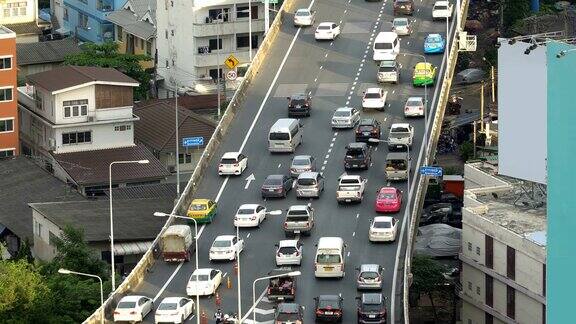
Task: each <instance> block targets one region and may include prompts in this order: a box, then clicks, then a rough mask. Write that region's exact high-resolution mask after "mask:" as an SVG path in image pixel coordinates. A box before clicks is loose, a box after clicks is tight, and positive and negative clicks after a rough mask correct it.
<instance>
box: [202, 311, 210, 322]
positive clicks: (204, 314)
mask: <svg viewBox="0 0 576 324" xmlns="http://www.w3.org/2000/svg"><path fill="white" fill-rule="evenodd" d="M200 324H208V316H206V313H205V312H204V311H202V314H201V315H200Z"/></svg>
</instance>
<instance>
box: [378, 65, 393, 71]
mask: <svg viewBox="0 0 576 324" xmlns="http://www.w3.org/2000/svg"><path fill="white" fill-rule="evenodd" d="M395 70H396V67H395V66H380V67H379V68H378V72H393V71H395Z"/></svg>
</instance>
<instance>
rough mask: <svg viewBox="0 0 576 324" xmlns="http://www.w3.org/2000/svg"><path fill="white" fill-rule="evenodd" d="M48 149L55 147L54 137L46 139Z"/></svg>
mask: <svg viewBox="0 0 576 324" xmlns="http://www.w3.org/2000/svg"><path fill="white" fill-rule="evenodd" d="M48 149H50V150H51V151H53V150H55V149H56V139H55V138H53V137H51V138H49V139H48Z"/></svg>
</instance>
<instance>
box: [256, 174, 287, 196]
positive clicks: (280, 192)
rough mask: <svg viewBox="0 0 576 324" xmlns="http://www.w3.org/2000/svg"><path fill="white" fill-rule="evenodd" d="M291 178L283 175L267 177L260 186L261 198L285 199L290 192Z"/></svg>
mask: <svg viewBox="0 0 576 324" xmlns="http://www.w3.org/2000/svg"><path fill="white" fill-rule="evenodd" d="M292 182H294V180H292V177H289V176H287V175H284V174H273V175H269V176H268V177H267V178H266V180H264V183H263V184H262V189H261V192H262V198H286V196H287V195H288V191H290V190H292Z"/></svg>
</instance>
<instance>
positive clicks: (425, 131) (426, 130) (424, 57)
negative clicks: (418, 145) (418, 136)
mask: <svg viewBox="0 0 576 324" xmlns="http://www.w3.org/2000/svg"><path fill="white" fill-rule="evenodd" d="M446 38H448V36H446ZM404 55H408V56H414V57H420V58H422V59H423V60H424V65H426V66H428V61H427V60H426V56H424V55H421V54H414V53H404ZM427 142H428V84H427V83H426V82H424V143H426V144H425V145H428V143H427Z"/></svg>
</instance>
